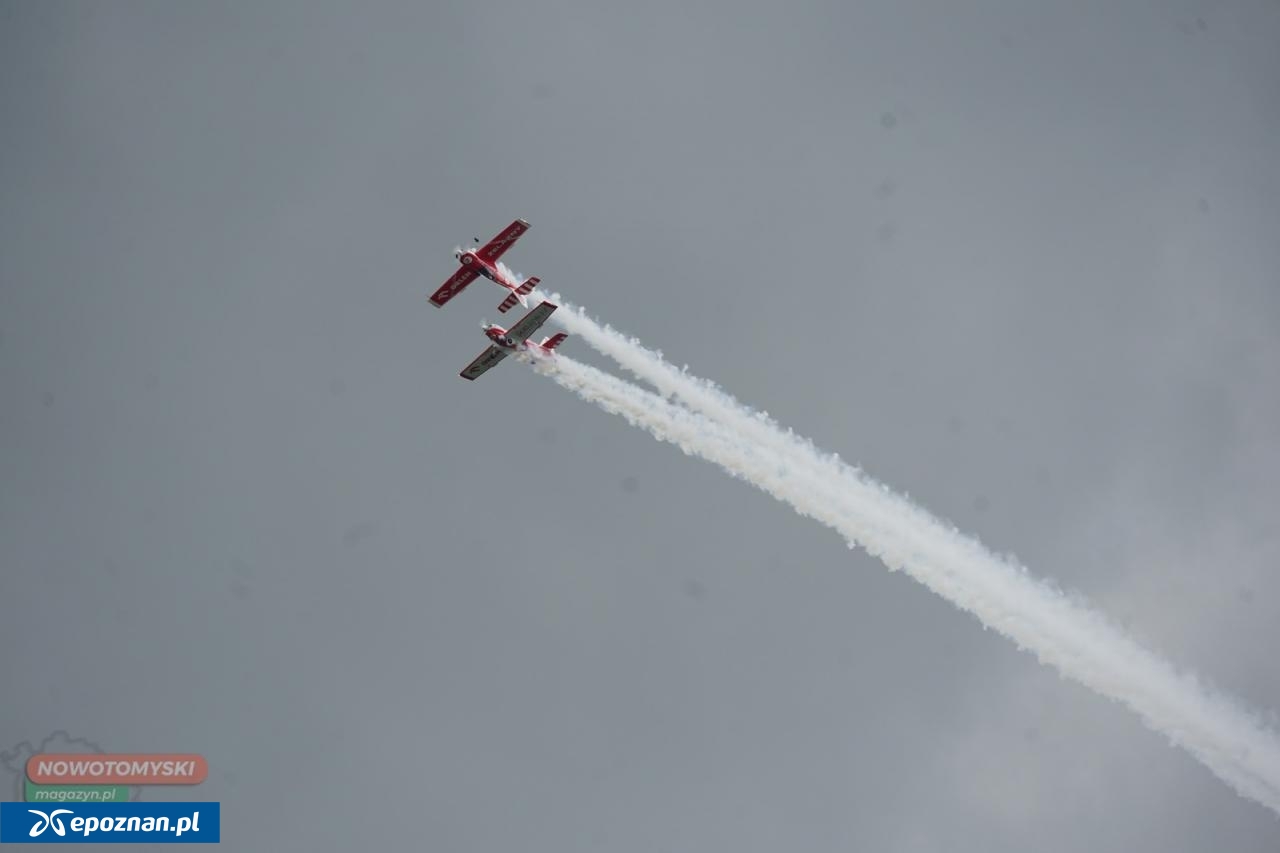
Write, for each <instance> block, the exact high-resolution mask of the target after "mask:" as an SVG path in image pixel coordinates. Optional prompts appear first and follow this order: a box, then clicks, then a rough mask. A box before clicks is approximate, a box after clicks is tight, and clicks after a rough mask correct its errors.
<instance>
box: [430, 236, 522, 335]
mask: <svg viewBox="0 0 1280 853" xmlns="http://www.w3.org/2000/svg"><path fill="white" fill-rule="evenodd" d="M528 230H529V223H528V222H525V221H524V220H523V219H517V220H516V221H515V222H512V223H511V224H510V225H508V226H507V227H506V228H504V229H503V230H502V232H501V233H500V234H498V236H497V237H494V238H493V239H492V240H490V241H489V242H488V243H485V244H484V246H482V247H481V248H479V249H467V250H465V251H463V250H461V249H460V250H458V251H457V252H454V254H453V256H454V257H455V258H457V259H458V263H459V264H461V266H459V267H458V271H457V272H455V273H454V274H453V275H452V276H450V277H449V280H448V281H446V282H445V283H444V284H442V285H440V287H439V289H438V290H436V292H435V293H433V294H431V304H432V305H434V306H436V307H437V308H443V307H444V304H445V303H446V302H448V301H449V300H450V299H452V298H453V297H455V296H457V295H458V294H459V293H461V292H462V291H463V289H464V288H466V286H467V285H468V284H470V283H471V282H473V281H475V280H476V277H477V276H481V275H482V276H484V277H485V278H487V279H489V280H490V281H492V282H494V283H495V284H498V285H499V286H501V287H505V288H506V289H507V290H509V291H511V292H510V293H508V294H507V298H506V299H504V300H502V302H501V304H499V305H498V311H500V312H501V313H503V314H505V313H507V311H509V310H511V308H512V307H514V306H515V304H516V303H517V302H519V303H520V304H521V305H524V306H525V307H528V305H529V301H528V300H527V299H525V296H526V295H527V294H528V293H529V292H530V291H532V290H533V289H534V288H535V287H537V286H538V281H539V280H538V279H537V278H533V277H530V278H528V279H526V280H524V281H523V282H520V281H512V280H511V279H509V278H508V277H507V275H506V274H505V273H504V272H503V271H502V269H501V268H500V267H499V266H498V258H500V257H502V253H503V252H505V251H507V249H510V248H511V247H512V246H514V245H515V242H516V240H519V239H520V235H521V234H523V233H524V232H526V231H528ZM476 242H477V243H479V242H480V238H479V237H477V238H476Z"/></svg>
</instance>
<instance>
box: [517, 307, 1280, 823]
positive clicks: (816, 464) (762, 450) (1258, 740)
mask: <svg viewBox="0 0 1280 853" xmlns="http://www.w3.org/2000/svg"><path fill="white" fill-rule="evenodd" d="M565 307H568V306H565ZM561 313H564V314H565V315H566V316H565V317H564V318H560V322H561V325H563V326H565V328H567V329H569V330H570V331H573V332H576V333H578V334H579V335H581V336H582V337H583V338H584V339H587V340H588V342H589V343H592V344H593V345H596V344H597V343H598V344H600V346H598V347H597V348H599V349H601V351H602V352H605V353H606V354H608V355H611V356H613V357H615V358H616V359H617V360H618V361H619V363H621V364H623V365H624V366H626V367H628V369H631V370H632V371H633V372H635V373H637V375H641V376H642V377H643V378H646V379H649V380H650V381H653V382H654V384H655V385H657V386H658V387H659V388H660V389H662V390H663V391H664V392H666V393H668V394H672V395H675V396H678V397H679V398H680V399H682V400H684V401H685V402H686V403H688V404H690V405H691V406H696V407H698V408H700V409H701V410H702V411H704V412H705V414H706V416H704V415H702V414H698V413H697V412H694V411H690V410H689V409H686V408H684V407H683V406H679V405H675V404H672V403H670V402H668V401H667V400H666V399H663V398H662V397H660V396H658V395H656V394H653V393H651V392H649V391H646V390H644V389H642V388H638V387H636V386H634V385H632V384H630V383H628V382H625V381H623V380H620V379H618V378H616V377H613V376H610V375H609V374H605V373H602V372H600V371H598V370H595V369H594V368H591V367H588V366H586V365H583V364H580V363H578V362H574V361H572V360H571V359H568V358H565V357H563V356H560V357H557V358H555V359H535V367H536V369H538V370H539V371H540V372H542V373H544V374H547V375H549V376H551V377H552V378H554V379H555V381H556V382H558V383H559V384H560V385H562V386H564V387H566V388H569V389H570V390H573V391H574V392H576V393H577V394H578V395H579V396H581V397H583V398H584V399H586V400H589V401H591V402H594V403H596V404H597V405H599V406H601V407H602V408H604V409H605V410H607V411H610V412H613V413H614V414H619V415H621V416H623V417H624V418H626V419H627V420H628V421H629V422H631V423H632V424H634V425H636V426H640V427H643V428H645V429H647V430H648V431H649V432H651V433H652V434H653V435H654V436H655V437H657V438H658V439H660V440H663V441H667V442H670V443H672V444H675V445H677V446H679V447H680V448H681V449H682V450H684V452H685V453H688V454H691V455H696V456H700V457H702V458H704V459H707V460H709V461H712V462H715V463H716V464H718V465H720V466H721V467H722V468H724V469H725V470H726V471H728V472H729V473H730V474H733V475H734V476H737V477H740V478H742V479H745V480H747V481H748V482H751V483H752V484H754V485H756V486H757V487H759V488H761V489H763V490H764V491H766V492H768V493H769V494H771V495H773V496H774V497H776V498H778V499H779V500H781V501H783V502H785V503H787V504H789V505H791V506H792V507H793V508H794V509H795V510H796V511H797V512H799V513H800V514H801V515H805V516H808V517H811V518H814V519H816V520H818V521H821V522H822V523H824V524H826V525H828V526H829V527H832V528H833V529H835V530H836V531H838V532H839V533H841V534H842V535H843V536H844V537H845V539H846V540H847V541H848V542H849V545H850V547H851V548H852V547H854V545H855V544H860V545H862V546H863V547H864V548H866V550H867V551H868V552H869V553H871V554H872V555H874V556H876V557H878V558H879V559H880V560H882V561H883V562H884V563H885V564H886V565H887V566H888V567H889V568H890V569H891V570H898V569H902V570H905V571H906V572H907V573H908V574H909V575H911V576H912V577H913V578H915V579H916V580H918V581H919V582H921V583H923V584H924V585H925V586H927V587H928V588H930V589H931V590H933V591H934V592H936V593H938V594H939V595H941V596H943V597H944V598H946V599H947V600H949V601H951V602H952V603H953V604H955V605H956V606H957V607H959V608H961V609H962V610H965V611H968V612H969V613H972V614H973V615H974V616H976V617H977V618H978V619H979V621H981V622H982V624H983V625H985V626H988V627H990V628H993V629H995V630H997V631H999V632H1000V633H1002V634H1004V635H1005V636H1007V637H1009V638H1010V639H1012V640H1013V641H1014V642H1015V643H1016V644H1017V645H1018V646H1019V648H1022V649H1024V650H1028V651H1031V652H1033V653H1034V654H1035V655H1036V656H1037V657H1038V658H1039V659H1040V661H1041V662H1042V663H1046V664H1049V665H1051V666H1053V667H1054V668H1055V669H1057V670H1058V671H1059V673H1061V674H1062V675H1064V676H1066V677H1069V678H1072V679H1073V680H1075V681H1078V682H1080V683H1081V684H1083V685H1085V686H1087V687H1089V688H1091V689H1092V690H1094V691H1096V692H1098V693H1100V694H1102V695H1103V696H1106V697H1108V698H1111V699H1113V700H1116V701H1119V702H1121V703H1123V704H1125V705H1126V706H1128V707H1129V708H1130V709H1131V710H1133V711H1135V712H1136V713H1137V714H1138V715H1139V717H1141V719H1142V720H1143V721H1144V722H1145V723H1146V724H1147V725H1148V726H1149V727H1150V728H1152V729H1153V730H1155V731H1157V732H1159V733H1161V734H1163V735H1165V736H1166V737H1168V738H1169V740H1170V741H1171V742H1172V743H1174V744H1176V745H1178V746H1181V747H1182V748H1184V749H1186V750H1187V751H1188V752H1190V753H1191V754H1192V755H1193V756H1195V757H1196V758H1197V759H1198V760H1200V761H1201V762H1202V763H1204V764H1205V765H1206V766H1207V767H1208V768H1209V769H1210V770H1211V771H1212V772H1213V773H1214V774H1216V775H1217V776H1218V777H1219V778H1220V779H1222V780H1223V781H1225V782H1226V783H1227V784H1228V785H1229V786H1231V787H1232V788H1233V789H1234V790H1235V791H1236V792H1237V793H1239V794H1240V795H1241V796H1244V797H1247V798H1249V799H1253V800H1256V801H1257V802H1260V803H1262V804H1263V805H1265V806H1266V807H1267V808H1269V809H1271V810H1272V811H1274V812H1276V813H1277V814H1280V739H1278V738H1277V736H1276V734H1275V733H1274V732H1273V731H1271V730H1269V729H1268V728H1267V727H1266V726H1265V725H1264V724H1263V723H1262V722H1261V720H1260V719H1259V718H1257V717H1256V716H1255V715H1254V714H1252V713H1251V712H1249V711H1248V710H1246V709H1244V708H1242V707H1241V706H1240V705H1238V704H1237V703H1236V702H1235V701H1233V700H1232V699H1230V698H1229V697H1227V696H1225V695H1223V694H1221V693H1218V692H1216V691H1214V690H1212V689H1211V688H1208V687H1205V686H1202V685H1200V684H1199V683H1198V682H1197V681H1196V679H1195V678H1194V676H1191V675H1189V674H1180V673H1179V672H1177V671H1176V670H1175V669H1174V668H1173V667H1172V666H1171V665H1170V664H1169V663H1167V662H1166V661H1164V660H1163V659H1161V658H1160V657H1158V656H1157V655H1155V654H1153V653H1152V652H1150V651H1148V650H1147V649H1145V648H1143V647H1142V646H1141V645H1139V644H1138V643H1137V642H1135V641H1134V640H1133V639H1131V638H1130V637H1128V636H1127V635H1126V634H1124V633H1123V632H1122V631H1120V630H1119V629H1118V628H1116V627H1115V626H1113V625H1111V624H1110V623H1108V622H1107V621H1106V620H1105V619H1104V618H1103V617H1102V616H1101V615H1100V614H1098V613H1097V612H1096V611H1094V610H1092V609H1091V608H1090V607H1089V606H1088V605H1087V604H1085V603H1084V602H1081V601H1077V600H1072V599H1069V598H1067V597H1066V596H1064V595H1063V594H1062V593H1061V592H1059V591H1057V590H1055V589H1054V588H1052V587H1051V586H1049V585H1047V584H1045V583H1044V582H1042V581H1039V580H1036V579H1034V578H1032V577H1031V576H1030V575H1028V574H1027V572H1026V569H1025V568H1023V567H1022V566H1020V565H1018V564H1016V563H1014V562H1012V561H1010V560H1007V559H1004V558H1001V557H999V556H997V555H995V554H993V553H991V552H990V551H988V550H987V549H985V548H984V547H983V546H982V545H981V543H979V542H978V541H977V540H975V539H972V538H970V537H966V536H964V535H963V534H961V533H960V532H959V531H958V530H956V529H955V528H954V527H950V526H947V525H944V524H943V523H942V522H940V521H939V520H938V519H936V518H934V517H933V516H931V515H930V514H929V513H928V512H927V511H925V510H924V509H922V508H920V507H917V506H915V505H914V504H912V503H910V502H909V501H908V500H907V499H905V498H903V497H901V496H899V495H897V494H894V493H893V492H891V491H889V490H888V489H887V487H885V486H883V485H880V484H878V483H875V482H874V481H872V480H870V479H869V478H867V477H865V476H864V475H862V474H861V473H860V472H858V471H856V470H854V469H852V468H850V467H849V466H847V465H845V464H844V463H841V462H840V461H839V460H838V459H837V458H836V457H834V456H828V455H825V454H822V453H820V452H819V451H818V450H817V449H816V448H815V447H813V445H812V444H810V443H809V442H807V441H805V440H803V439H801V438H799V437H798V436H795V435H793V434H791V433H790V432H783V431H781V429H780V428H779V427H777V425H776V424H774V423H773V422H772V421H770V420H768V418H767V417H766V416H764V415H763V414H756V413H753V412H751V411H750V410H747V409H745V408H744V407H742V406H741V405H740V404H738V403H737V401H735V400H733V398H732V397H729V396H728V395H727V394H725V393H724V392H721V391H719V389H716V388H715V387H714V386H712V385H711V384H710V383H707V382H705V381H703V380H699V379H696V378H695V377H690V376H688V375H687V374H684V373H682V372H680V371H678V370H676V369H675V368H674V367H672V366H671V365H669V364H667V363H666V362H665V361H663V360H662V359H661V355H660V354H657V353H653V352H651V351H648V350H645V349H644V348H643V347H640V346H639V345H638V344H635V343H634V342H629V341H628V340H627V339H626V338H625V337H623V336H621V335H619V334H618V333H617V332H614V331H613V330H611V329H607V328H601V327H600V326H599V325H598V324H594V323H593V322H592V321H591V320H590V319H589V318H587V317H585V315H584V314H582V313H581V312H579V311H576V310H573V309H570V310H569V311H559V312H557V313H556V315H553V316H555V317H559V315H560V314H561Z"/></svg>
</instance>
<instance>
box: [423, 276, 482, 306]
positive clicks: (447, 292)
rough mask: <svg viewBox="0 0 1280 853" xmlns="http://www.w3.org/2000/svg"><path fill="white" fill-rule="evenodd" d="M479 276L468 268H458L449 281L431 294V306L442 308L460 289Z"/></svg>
mask: <svg viewBox="0 0 1280 853" xmlns="http://www.w3.org/2000/svg"><path fill="white" fill-rule="evenodd" d="M477 275H479V273H477V272H476V271H475V270H473V269H471V268H470V267H458V271H457V272H456V273H454V274H453V275H452V276H450V277H449V280H448V281H446V282H445V283H444V284H442V285H440V289H439V290H437V291H436V292H435V293H433V294H431V304H432V305H434V306H436V307H437V308H443V307H444V304H445V303H446V302H448V301H449V300H450V299H452V298H453V297H455V296H457V295H458V294H459V293H461V292H462V289H463V288H464V287H466V286H467V285H468V284H470V283H471V282H473V281H475V280H476V276H477Z"/></svg>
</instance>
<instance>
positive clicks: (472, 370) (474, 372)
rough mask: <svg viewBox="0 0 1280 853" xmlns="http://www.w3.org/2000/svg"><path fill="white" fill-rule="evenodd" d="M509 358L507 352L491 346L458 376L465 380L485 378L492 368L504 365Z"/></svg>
mask: <svg viewBox="0 0 1280 853" xmlns="http://www.w3.org/2000/svg"><path fill="white" fill-rule="evenodd" d="M506 357H507V351H506V350H504V349H503V348H502V347H494V346H491V347H489V348H488V349H487V350H485V351H484V352H482V353H480V355H478V356H476V360H475V361H473V362H471V363H470V364H468V365H467V366H466V367H464V368H462V372H461V373H459V374H458V375H459V376H461V377H462V378H463V379H476V378H477V377H480V376H483V375H484V374H485V372H486V371H488V370H489V368H491V367H496V366H497V365H498V364H501V363H502V360H503V359H504V358H506Z"/></svg>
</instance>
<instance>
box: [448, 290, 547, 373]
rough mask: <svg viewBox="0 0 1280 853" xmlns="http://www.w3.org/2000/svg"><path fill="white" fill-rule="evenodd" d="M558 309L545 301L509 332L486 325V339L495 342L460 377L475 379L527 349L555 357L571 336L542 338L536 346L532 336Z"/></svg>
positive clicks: (516, 323)
mask: <svg viewBox="0 0 1280 853" xmlns="http://www.w3.org/2000/svg"><path fill="white" fill-rule="evenodd" d="M555 310H556V306H554V305H552V304H551V303H550V302H546V301H544V302H543V303H542V304H541V305H539V306H538V307H537V308H534V309H533V310H532V311H530V312H529V313H528V314H525V315H524V316H523V317H521V318H520V319H519V320H516V322H515V325H514V326H512V327H511V328H510V329H504V328H502V327H501V326H485V327H484V334H485V337H487V338H488V339H489V340H491V341H493V343H491V344H490V345H489V348H488V349H486V350H485V351H484V352H482V353H480V355H478V356H476V360H475V361H473V362H471V363H470V364H468V365H467V366H466V367H464V368H463V369H462V372H461V373H459V374H458V375H459V376H461V377H462V378H463V379H475V378H477V377H478V376H481V375H482V374H484V373H485V372H486V371H487V370H489V368H491V367H494V366H496V365H498V364H500V363H501V362H502V360H503V359H504V358H506V357H507V356H508V355H513V354H515V353H518V352H522V351H524V350H530V351H532V352H534V353H535V354H537V355H551V354H553V353H554V352H555V349H556V347H558V346H560V344H562V343H564V339H565V338H567V337H569V336H568V335H566V334H565V333H564V332H558V333H556V334H554V335H552V336H551V337H549V338H543V339H542V341H541V343H536V344H535V343H534V342H533V341H531V340H529V336H530V335H532V334H533V333H534V332H536V331H538V329H539V328H540V327H541V326H542V324H543V323H545V322H546V321H547V318H548V317H550V316H551V312H552V311H555Z"/></svg>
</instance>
